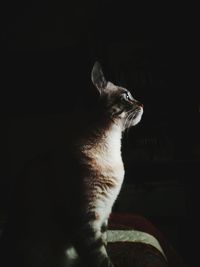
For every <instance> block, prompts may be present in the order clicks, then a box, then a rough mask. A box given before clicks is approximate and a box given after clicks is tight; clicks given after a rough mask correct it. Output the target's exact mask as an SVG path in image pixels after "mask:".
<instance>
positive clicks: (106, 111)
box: [0, 62, 143, 267]
mask: <svg viewBox="0 0 200 267" xmlns="http://www.w3.org/2000/svg"><path fill="white" fill-rule="evenodd" d="M91 78H92V82H93V84H94V85H95V87H96V88H97V90H98V92H99V100H98V101H97V103H96V107H95V110H94V112H93V113H92V114H91V115H92V116H91V120H90V123H88V124H87V125H86V126H85V129H84V130H83V131H82V132H80V133H78V134H77V133H76V135H75V138H74V141H73V142H71V145H70V147H68V148H63V149H60V150H55V151H51V152H49V153H48V154H46V155H42V156H39V157H37V158H36V159H34V160H33V161H31V162H30V163H29V164H28V165H27V166H26V168H25V170H24V173H23V176H22V177H21V182H19V184H18V186H17V190H16V200H15V208H14V212H13V213H12V214H11V219H10V221H9V222H8V226H7V229H6V230H5V232H4V235H3V237H2V242H1V246H0V247H1V251H0V256H1V259H0V263H1V267H11V266H12V267H13V266H20V267H67V266H71V265H70V264H71V262H72V261H71V259H70V257H72V258H73V255H72V254H71V253H70V251H72V248H73V250H74V251H76V253H77V254H78V255H79V260H80V264H81V266H87V267H111V266H113V264H112V263H111V260H110V258H109V256H108V254H107V251H106V245H107V244H106V242H107V241H106V227H107V222H108V218H109V215H110V213H111V210H112V207H113V204H114V202H115V200H116V198H117V196H118V194H119V192H120V189H121V185H122V182H123V178H124V166H123V161H122V157H121V138H122V133H123V131H124V130H125V129H126V128H129V127H131V126H134V125H136V124H137V123H138V122H139V121H140V120H141V116H142V114H143V105H142V104H141V103H139V102H138V101H137V100H135V99H134V98H133V97H132V95H131V93H130V92H129V91H128V90H127V89H125V88H122V87H119V86H116V85H114V84H113V83H111V82H107V81H106V79H105V77H104V75H103V72H102V69H101V66H100V64H99V63H98V62H96V63H95V64H94V66H93V69H92V73H91Z"/></svg>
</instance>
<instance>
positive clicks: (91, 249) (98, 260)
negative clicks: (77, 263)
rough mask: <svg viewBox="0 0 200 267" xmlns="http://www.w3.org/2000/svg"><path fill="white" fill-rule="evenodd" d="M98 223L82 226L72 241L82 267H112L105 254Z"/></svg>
mask: <svg viewBox="0 0 200 267" xmlns="http://www.w3.org/2000/svg"><path fill="white" fill-rule="evenodd" d="M97 225H98V223H95V222H93V223H91V222H88V223H87V224H85V225H84V226H82V227H81V228H80V230H79V232H78V233H77V234H76V237H75V239H74V242H73V244H74V247H75V249H76V251H77V252H78V254H79V256H80V258H81V261H82V262H83V263H84V264H83V266H87V267H113V264H112V262H111V260H110V258H109V256H108V254H107V251H106V247H105V244H104V242H105V240H104V236H103V235H102V232H101V226H99V227H97Z"/></svg>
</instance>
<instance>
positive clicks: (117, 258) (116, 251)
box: [108, 213, 185, 267]
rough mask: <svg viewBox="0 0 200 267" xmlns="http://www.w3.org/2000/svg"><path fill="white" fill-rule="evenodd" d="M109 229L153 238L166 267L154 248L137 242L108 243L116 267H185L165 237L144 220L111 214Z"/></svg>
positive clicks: (133, 215)
mask: <svg viewBox="0 0 200 267" xmlns="http://www.w3.org/2000/svg"><path fill="white" fill-rule="evenodd" d="M109 229H112V230H131V229H133V230H139V231H142V232H146V233H148V234H151V235H152V236H154V237H155V238H156V239H157V240H158V242H159V243H160V246H161V247H162V249H163V251H164V253H165V255H166V257H167V261H168V265H167V264H166V261H165V259H164V257H163V255H162V253H161V252H160V251H158V250H157V249H156V248H155V247H153V246H151V245H148V244H144V243H138V242H131V243H130V242H115V243H110V244H109V246H108V249H109V251H110V254H111V258H112V259H113V262H114V264H115V266H116V267H129V266H130V267H133V266H134V267H137V266H138V267H165V266H168V267H185V265H184V263H183V261H182V259H181V257H180V256H179V255H178V253H177V252H176V251H175V250H174V248H173V247H172V246H171V244H170V243H169V242H168V240H167V239H166V238H165V236H164V235H163V234H162V233H161V232H160V231H159V230H158V229H157V228H156V227H155V226H154V225H153V224H152V223H151V222H150V221H149V220H147V219H146V218H144V217H142V216H140V215H135V214H121V213H120V214H117V213H113V214H111V216H110V219H109Z"/></svg>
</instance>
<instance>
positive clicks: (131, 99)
mask: <svg viewBox="0 0 200 267" xmlns="http://www.w3.org/2000/svg"><path fill="white" fill-rule="evenodd" d="M122 95H123V98H124V99H125V100H127V101H133V100H134V99H133V97H132V95H131V94H130V93H129V92H128V91H127V92H124V93H123V94H122Z"/></svg>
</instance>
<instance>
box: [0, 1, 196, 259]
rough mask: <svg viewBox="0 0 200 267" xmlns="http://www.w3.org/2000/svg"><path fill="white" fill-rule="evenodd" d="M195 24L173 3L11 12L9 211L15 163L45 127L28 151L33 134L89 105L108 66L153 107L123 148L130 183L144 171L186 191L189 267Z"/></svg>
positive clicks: (5, 152)
mask: <svg viewBox="0 0 200 267" xmlns="http://www.w3.org/2000/svg"><path fill="white" fill-rule="evenodd" d="M196 20H197V15H196V12H195V7H193V8H192V9H191V7H189V6H184V5H183V4H182V5H181V6H180V5H177V6H175V5H169V3H167V2H165V3H163V4H162V5H161V4H160V5H158V4H156V5H152V3H151V4H147V3H142V2H140V5H139V4H138V3H137V2H132V1H130V2H126V1H121V2H120V3H118V2H117V1H111V0H110V1H104V0H103V1H97V0H96V1H94V0H93V1H72V2H71V3H70V2H69V1H61V0H60V1H54V2H53V1H47V0H46V1H44V0H42V1H39V0H36V1H26V2H24V3H23V2H21V1H20V2H19V1H11V2H9V3H6V5H5V6H4V7H3V8H2V26H3V27H2V31H1V45H2V48H1V97H0V103H1V104H0V111H1V113H0V115H1V136H2V138H1V143H2V149H1V157H2V160H1V162H2V168H1V177H0V179H1V203H2V205H1V206H2V209H5V207H6V205H7V204H6V203H7V202H6V201H7V198H8V192H9V186H10V184H11V183H12V175H13V173H15V168H16V169H18V167H16V166H17V164H18V161H17V159H16V158H21V161H20V164H21V163H22V162H23V161H24V160H25V158H26V153H25V152H24V151H26V149H27V150H28V148H26V149H25V146H26V145H27V144H29V143H32V147H33V146H34V145H33V143H34V142H35V143H37V142H38V147H39V146H40V143H39V141H38V140H37V141H34V140H35V139H37V138H36V137H35V136H36V135H37V134H38V135H37V136H39V133H40V125H41V124H39V125H37V126H36V128H37V127H38V128H37V129H35V132H37V134H36V135H35V136H34V133H35V132H34V131H32V135H31V134H30V136H29V137H27V139H26V142H23V139H24V136H25V134H26V129H27V127H30V126H27V125H30V124H31V121H32V120H34V119H35V121H37V120H40V118H46V117H49V116H51V115H52V116H54V115H55V114H65V115H68V114H70V111H71V110H79V111H80V110H81V109H82V108H84V107H86V106H88V105H90V104H91V101H93V94H92V93H91V82H90V72H91V68H92V66H93V64H94V61H95V60H99V61H100V62H101V64H102V67H103V69H104V72H105V76H106V77H107V79H108V80H111V81H113V82H115V83H117V84H120V85H122V86H124V87H127V88H129V89H130V91H132V92H133V95H134V96H135V97H136V98H137V99H138V100H140V101H141V102H143V104H144V116H143V119H142V122H141V123H140V125H139V126H137V127H136V128H135V131H133V130H131V131H130V135H129V139H128V141H127V142H125V143H124V158H125V162H126V165H127V180H126V182H127V183H128V181H129V180H130V177H131V175H132V172H133V170H132V166H133V164H134V163H135V166H136V167H135V169H136V171H135V169H134V171H135V173H137V176H136V178H134V179H135V180H134V181H135V183H136V184H137V183H142V182H145V181H146V180H148V182H151V181H152V180H156V181H157V180H158V181H161V182H162V181H165V180H168V179H172V180H175V181H176V182H177V181H178V183H180V184H181V185H182V186H183V188H184V190H185V192H186V199H185V201H186V210H187V212H186V214H185V215H184V218H181V223H182V224H180V228H181V232H180V234H179V237H180V240H179V243H181V245H180V248H178V249H179V250H180V253H181V255H182V256H183V257H184V258H185V260H186V261H188V262H189V259H190V258H191V257H190V256H191V255H192V253H191V254H190V252H189V250H190V245H189V244H191V243H192V242H193V239H192V236H191V235H190V233H189V231H188V229H190V228H191V227H193V229H194V226H193V223H194V221H195V219H194V218H195V216H196V213H195V212H194V202H195V201H194V196H195V195H194V191H195V190H194V188H196V184H197V177H198V166H199V158H200V145H199V114H200V113H199V112H200V103H199V98H198V83H196V82H195V78H196V77H198V76H197V71H196V70H197V69H196V68H195V63H196V61H197V59H196V58H197V54H196V48H195V47H196V39H197V37H196V36H198V31H197V21H196ZM56 116H57V115H56ZM13 125H14V126H13ZM43 129H45V126H43ZM30 131H31V130H30ZM41 131H42V130H41ZM21 133H24V135H23V134H21ZM30 147H31V146H30ZM17 149H19V150H20V151H18V152H16V151H17ZM134 149H135V151H136V152H135V153H134V152H132V154H130V153H129V152H128V151H134ZM32 154H34V153H32V152H30V151H29V153H28V155H29V156H27V157H30V155H32ZM130 155H132V157H131V156H130ZM130 158H131V160H130ZM13 166H15V168H14V167H13ZM12 168H14V169H13V170H12ZM147 174H148V175H149V177H148V175H147ZM169 197H170V196H169ZM144 215H145V214H144ZM160 217H162V216H160ZM160 217H159V214H158V218H159V219H158V218H155V223H159V222H160V221H159V220H160ZM153 219H154V218H153Z"/></svg>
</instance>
